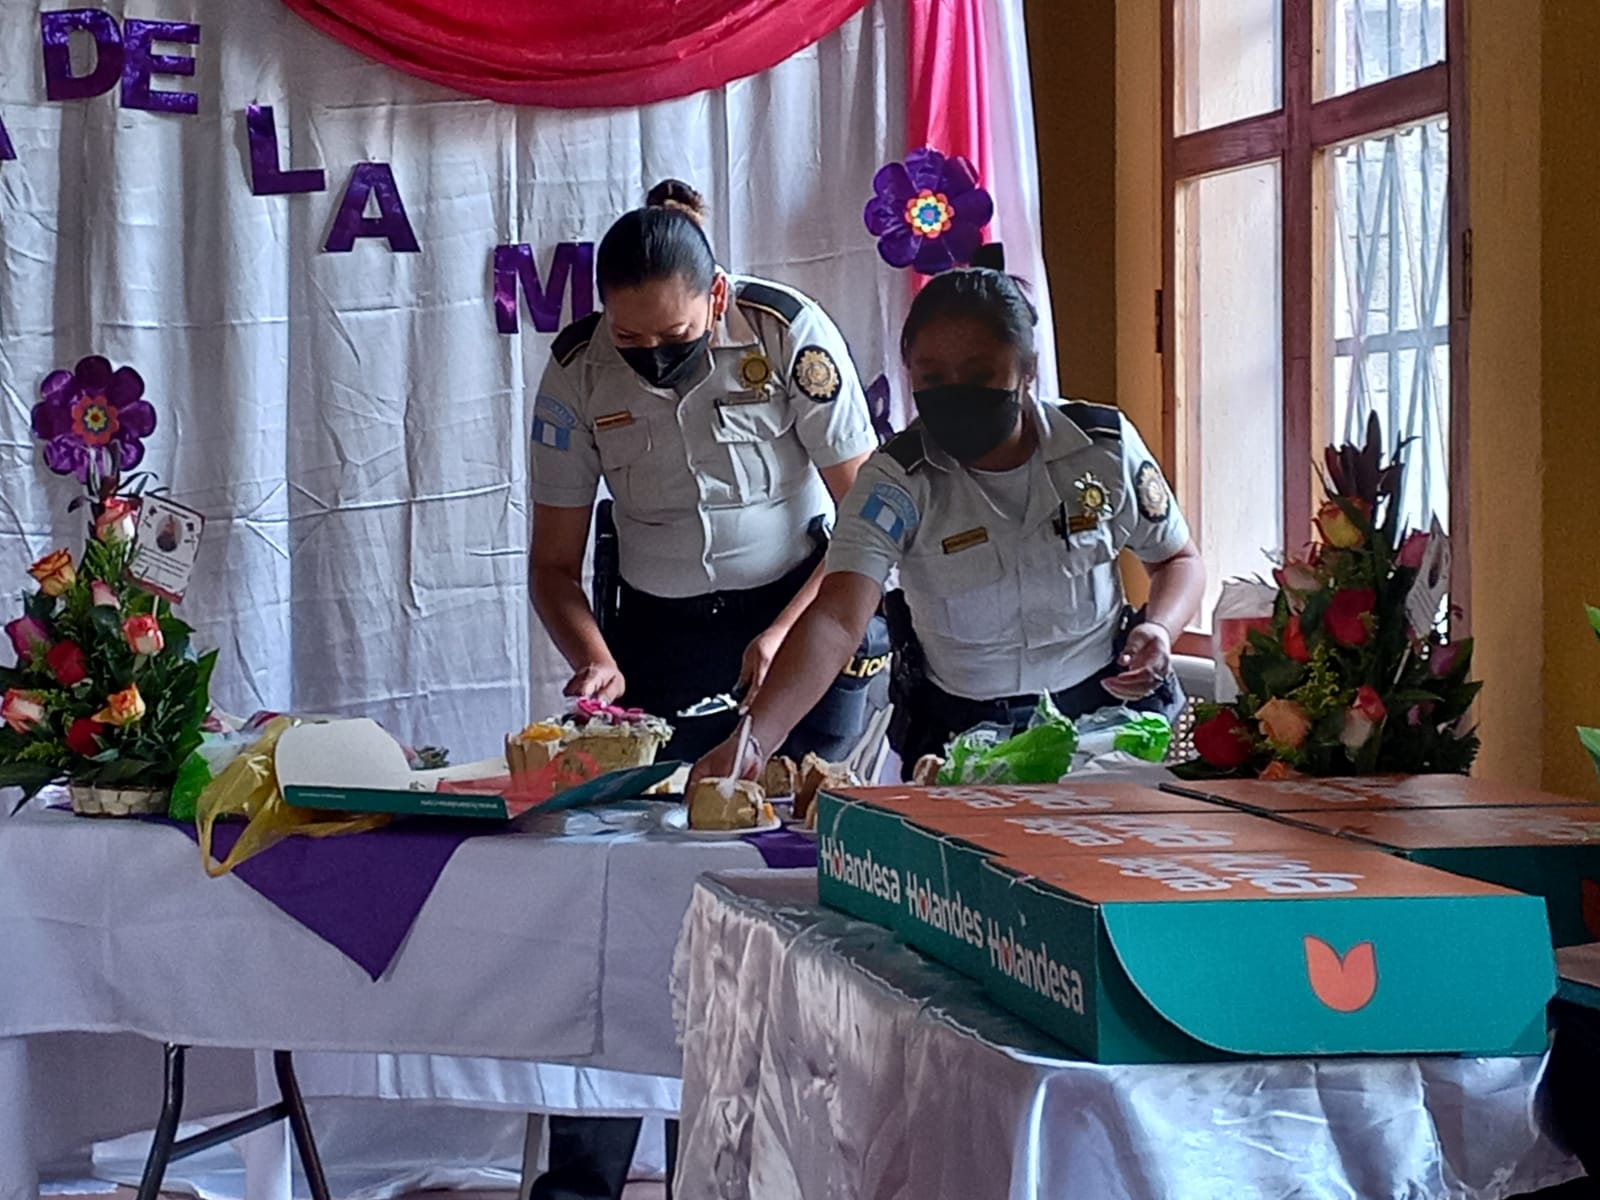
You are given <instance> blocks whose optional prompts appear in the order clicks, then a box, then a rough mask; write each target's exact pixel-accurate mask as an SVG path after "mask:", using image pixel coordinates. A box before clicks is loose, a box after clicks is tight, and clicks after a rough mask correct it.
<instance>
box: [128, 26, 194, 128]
mask: <svg viewBox="0 0 1600 1200" xmlns="http://www.w3.org/2000/svg"><path fill="white" fill-rule="evenodd" d="M152 42H182V43H183V44H184V45H186V46H198V45H199V44H200V26H198V25H191V24H189V23H188V22H187V21H135V20H134V19H133V18H132V17H129V18H128V19H127V20H126V21H124V22H123V23H122V107H123V108H144V109H148V110H150V111H151V112H164V113H182V114H185V115H187V116H193V115H194V114H195V113H197V112H199V111H200V97H198V96H196V95H195V94H194V93H193V92H158V91H156V90H155V89H153V88H152V87H151V86H150V77H151V76H152V75H193V74H194V59H192V58H190V57H188V56H187V55H183V54H157V53H156V52H155V51H154V50H153V49H151V46H150V44H151V43H152Z"/></svg>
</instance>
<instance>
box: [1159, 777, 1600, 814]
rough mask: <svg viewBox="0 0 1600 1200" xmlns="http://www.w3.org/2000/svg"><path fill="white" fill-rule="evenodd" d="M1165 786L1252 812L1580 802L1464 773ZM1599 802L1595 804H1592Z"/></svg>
mask: <svg viewBox="0 0 1600 1200" xmlns="http://www.w3.org/2000/svg"><path fill="white" fill-rule="evenodd" d="M1162 788H1163V789H1164V790H1166V791H1170V792H1173V793H1174V794H1177V795H1180V796H1189V797H1191V798H1194V799H1202V800H1211V801H1214V802H1216V803H1218V804H1227V805H1232V806H1233V807H1235V808H1243V809H1247V810H1249V811H1252V812H1263V813H1306V812H1354V811H1363V810H1371V811H1383V810H1387V809H1394V808H1557V807H1565V806H1570V805H1574V804H1582V803H1584V801H1581V800H1572V799H1569V798H1567V797H1564V796H1554V795H1551V794H1550V793H1548V792H1541V791H1538V790H1536V789H1534V788H1526V787H1519V786H1517V785H1515V784H1506V783H1496V782H1494V781H1492V780H1487V779H1472V778H1470V777H1468V776H1465V775H1368V776H1361V777H1359V778H1347V779H1309V778H1303V779H1277V780H1265V779H1208V780H1193V781H1186V782H1183V783H1166V784H1162ZM1597 807H1600V806H1597Z"/></svg>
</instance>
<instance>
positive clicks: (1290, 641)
mask: <svg viewBox="0 0 1600 1200" xmlns="http://www.w3.org/2000/svg"><path fill="white" fill-rule="evenodd" d="M1283 652H1284V653H1285V654H1287V655H1288V656H1289V658H1290V659H1291V660H1292V661H1294V662H1297V663H1308V662H1310V661H1311V651H1310V650H1307V649H1306V635H1305V630H1303V629H1301V628H1300V618H1299V616H1298V615H1296V616H1292V617H1290V618H1289V623H1288V624H1287V625H1285V626H1284V627H1283Z"/></svg>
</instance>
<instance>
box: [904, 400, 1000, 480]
mask: <svg viewBox="0 0 1600 1200" xmlns="http://www.w3.org/2000/svg"><path fill="white" fill-rule="evenodd" d="M911 398H912V400H914V401H915V402H916V406H917V415H918V416H920V417H921V418H922V427H923V428H924V429H926V430H927V431H928V436H929V437H931V438H932V439H933V441H934V444H935V445H936V446H938V447H939V449H941V450H943V451H944V452H945V453H946V454H948V455H949V456H950V457H951V458H953V459H955V460H956V461H957V462H958V463H970V462H976V461H977V460H978V459H980V458H982V457H983V456H984V455H986V454H989V453H991V452H992V451H994V450H996V449H998V448H999V447H1000V446H1001V444H1002V443H1004V442H1005V440H1006V439H1007V438H1008V437H1010V436H1011V435H1012V434H1013V433H1015V432H1016V430H1017V420H1018V418H1020V417H1021V415H1022V396H1021V393H1020V391H1019V390H1018V389H1017V388H991V387H974V386H971V385H968V384H964V383H958V384H949V385H947V386H945V387H931V388H923V389H922V390H921V391H919V392H913V393H912V397H911Z"/></svg>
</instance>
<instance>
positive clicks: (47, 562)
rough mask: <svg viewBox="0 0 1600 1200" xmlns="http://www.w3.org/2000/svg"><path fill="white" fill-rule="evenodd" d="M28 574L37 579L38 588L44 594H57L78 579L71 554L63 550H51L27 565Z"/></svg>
mask: <svg viewBox="0 0 1600 1200" xmlns="http://www.w3.org/2000/svg"><path fill="white" fill-rule="evenodd" d="M28 574H29V575H32V576H33V577H34V578H35V579H37V580H38V581H39V590H40V591H41V592H43V593H44V594H45V595H46V596H59V595H61V594H62V593H63V592H65V591H66V590H67V589H68V588H70V587H71V586H72V585H73V584H74V583H76V582H77V581H78V572H77V569H76V568H75V567H74V566H73V565H72V555H70V554H68V553H67V552H66V551H65V550H52V551H51V552H50V553H49V554H46V555H45V556H44V557H43V558H41V559H40V560H39V561H38V562H36V563H34V564H33V566H31V567H29V568H28Z"/></svg>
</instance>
